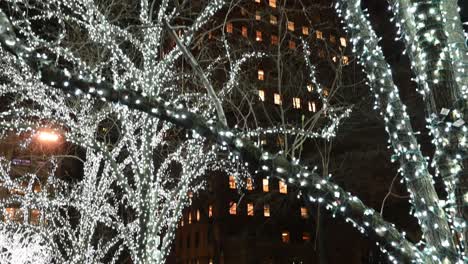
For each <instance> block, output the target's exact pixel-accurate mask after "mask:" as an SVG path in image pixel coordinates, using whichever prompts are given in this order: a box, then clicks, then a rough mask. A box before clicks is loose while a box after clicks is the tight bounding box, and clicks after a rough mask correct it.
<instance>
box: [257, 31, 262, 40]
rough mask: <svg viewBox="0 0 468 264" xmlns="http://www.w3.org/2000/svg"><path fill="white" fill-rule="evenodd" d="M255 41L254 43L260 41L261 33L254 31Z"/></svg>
mask: <svg viewBox="0 0 468 264" xmlns="http://www.w3.org/2000/svg"><path fill="white" fill-rule="evenodd" d="M255 40H256V41H262V32H261V31H258V30H257V31H256V32H255Z"/></svg>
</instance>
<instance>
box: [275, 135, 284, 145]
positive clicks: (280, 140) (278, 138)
mask: <svg viewBox="0 0 468 264" xmlns="http://www.w3.org/2000/svg"><path fill="white" fill-rule="evenodd" d="M276 145H278V147H283V146H284V138H283V137H281V136H278V137H277V138H276Z"/></svg>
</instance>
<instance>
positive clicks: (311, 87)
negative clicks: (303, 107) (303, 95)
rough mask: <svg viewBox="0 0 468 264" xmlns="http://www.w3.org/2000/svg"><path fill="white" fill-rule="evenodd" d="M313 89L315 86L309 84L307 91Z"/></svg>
mask: <svg viewBox="0 0 468 264" xmlns="http://www.w3.org/2000/svg"><path fill="white" fill-rule="evenodd" d="M313 90H314V87H313V86H312V84H308V85H307V91H309V92H312V91H313Z"/></svg>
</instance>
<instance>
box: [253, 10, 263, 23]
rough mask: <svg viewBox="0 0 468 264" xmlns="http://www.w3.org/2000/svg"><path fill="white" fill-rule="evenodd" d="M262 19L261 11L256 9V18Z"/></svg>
mask: <svg viewBox="0 0 468 264" xmlns="http://www.w3.org/2000/svg"><path fill="white" fill-rule="evenodd" d="M261 19H262V15H261V14H260V11H255V20H257V21H258V20H261Z"/></svg>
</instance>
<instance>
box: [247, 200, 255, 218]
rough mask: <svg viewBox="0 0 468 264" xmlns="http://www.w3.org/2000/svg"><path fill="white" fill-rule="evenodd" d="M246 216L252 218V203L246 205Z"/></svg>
mask: <svg viewBox="0 0 468 264" xmlns="http://www.w3.org/2000/svg"><path fill="white" fill-rule="evenodd" d="M247 215H248V216H253V215H254V204H253V203H247Z"/></svg>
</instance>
